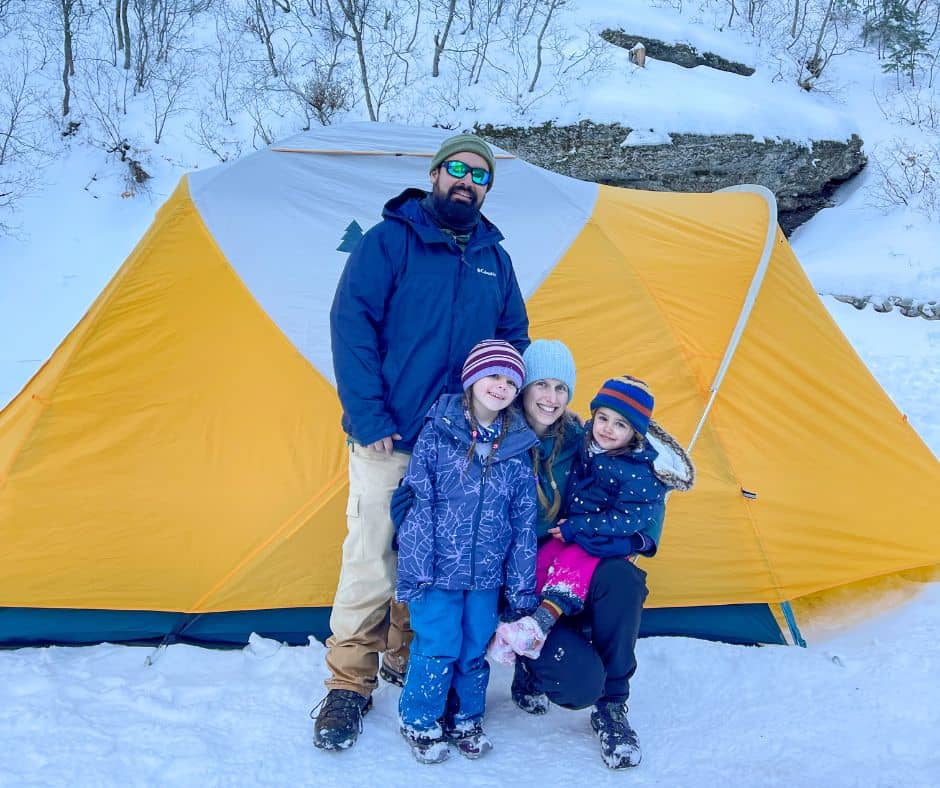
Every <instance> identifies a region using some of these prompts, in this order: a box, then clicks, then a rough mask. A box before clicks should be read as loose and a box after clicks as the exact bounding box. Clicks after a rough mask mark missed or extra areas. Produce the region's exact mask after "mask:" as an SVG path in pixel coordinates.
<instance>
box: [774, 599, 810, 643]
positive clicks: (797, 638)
mask: <svg viewBox="0 0 940 788" xmlns="http://www.w3.org/2000/svg"><path fill="white" fill-rule="evenodd" d="M780 609H781V610H783V617H784V618H785V619H786V620H787V626H788V627H790V635H791V636H792V637H793V643H794V645H797V646H799V647H800V648H806V641H805V640H803V636H802V635H801V634H800V628H799V627H798V626H797V625H796V616H795V615H793V608H792V607H790V603H789V602H781V603H780Z"/></svg>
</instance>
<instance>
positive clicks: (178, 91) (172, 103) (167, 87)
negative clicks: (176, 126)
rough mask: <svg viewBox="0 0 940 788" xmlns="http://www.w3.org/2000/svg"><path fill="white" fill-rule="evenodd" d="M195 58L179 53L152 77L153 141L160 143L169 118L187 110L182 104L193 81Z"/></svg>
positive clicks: (150, 91)
mask: <svg viewBox="0 0 940 788" xmlns="http://www.w3.org/2000/svg"><path fill="white" fill-rule="evenodd" d="M194 71H195V59H194V58H193V56H192V55H191V54H189V53H183V54H178V55H177V56H176V57H175V58H173V59H172V60H170V61H169V62H167V63H164V64H163V66H162V67H161V68H160V70H159V71H158V72H157V73H155V74H154V75H153V76H152V77H151V79H150V87H149V89H148V92H149V93H150V104H151V107H152V109H153V113H152V118H153V141H154V144H156V145H159V144H160V140H161V139H162V138H163V130H164V129H165V128H166V122H167V120H168V119H169V118H171V117H173V116H175V115H179V114H180V113H182V112H184V111H185V110H186V107H185V106H184V105H183V104H182V100H183V98H184V97H185V96H186V94H187V91H188V88H189V85H190V83H191V82H192V81H193V76H194Z"/></svg>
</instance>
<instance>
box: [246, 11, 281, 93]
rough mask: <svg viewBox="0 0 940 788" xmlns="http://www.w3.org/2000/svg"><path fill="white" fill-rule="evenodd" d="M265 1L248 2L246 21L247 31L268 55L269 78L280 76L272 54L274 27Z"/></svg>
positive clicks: (275, 59)
mask: <svg viewBox="0 0 940 788" xmlns="http://www.w3.org/2000/svg"><path fill="white" fill-rule="evenodd" d="M267 6H268V4H267V2H266V0H249V2H248V9H249V11H250V12H251V15H250V16H249V17H248V19H247V25H248V29H249V30H250V31H251V32H252V33H254V34H255V35H256V36H257V37H258V39H259V40H260V41H261V43H262V44H264V48H265V51H266V52H267V55H268V65H269V66H270V67H271V76H273V77H277V76H280V73H279V71H278V68H277V57H276V56H275V54H274V41H273V38H274V25H273V24H272V21H271V20H270V18H269V12H268V10H267Z"/></svg>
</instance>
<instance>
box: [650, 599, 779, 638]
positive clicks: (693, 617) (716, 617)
mask: <svg viewBox="0 0 940 788" xmlns="http://www.w3.org/2000/svg"><path fill="white" fill-rule="evenodd" d="M658 635H678V636H682V637H693V638H701V639H703V640H715V641H719V642H722V643H735V644H739V645H744V646H754V645H757V644H758V643H767V644H774V645H780V646H785V645H786V643H787V641H786V639H785V638H784V636H783V633H782V632H781V631H780V626H779V625H778V624H777V620H776V619H775V618H774V614H773V612H772V611H771V609H770V606H769V605H766V604H754V605H709V606H705V607H660V608H647V609H645V610H644V611H643V618H642V619H641V620H640V637H651V636H658Z"/></svg>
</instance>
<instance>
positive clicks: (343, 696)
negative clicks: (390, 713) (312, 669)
mask: <svg viewBox="0 0 940 788" xmlns="http://www.w3.org/2000/svg"><path fill="white" fill-rule="evenodd" d="M371 708H372V698H371V697H369V698H364V697H363V696H362V695H360V694H359V693H358V692H353V691H352V690H344V689H331V690H330V691H329V692H328V693H327V695H326V697H325V698H324V699H323V700H321V701H320V703H319V704H318V705H317V707H316V708H314V710H313V711H317V709H319V713H318V714H317V716H316V722H315V723H314V726H313V743H314V745H315V746H316V747H319V748H320V749H321V750H347V749H349V748H350V747H352V746H353V745H354V744H355V743H356V739H358V738H359V734H360V733H362V718H363V716H364V715H365V713H366V712H367V711H369V709H371ZM313 711H312V712H310V716H311V717H312V716H313Z"/></svg>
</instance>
